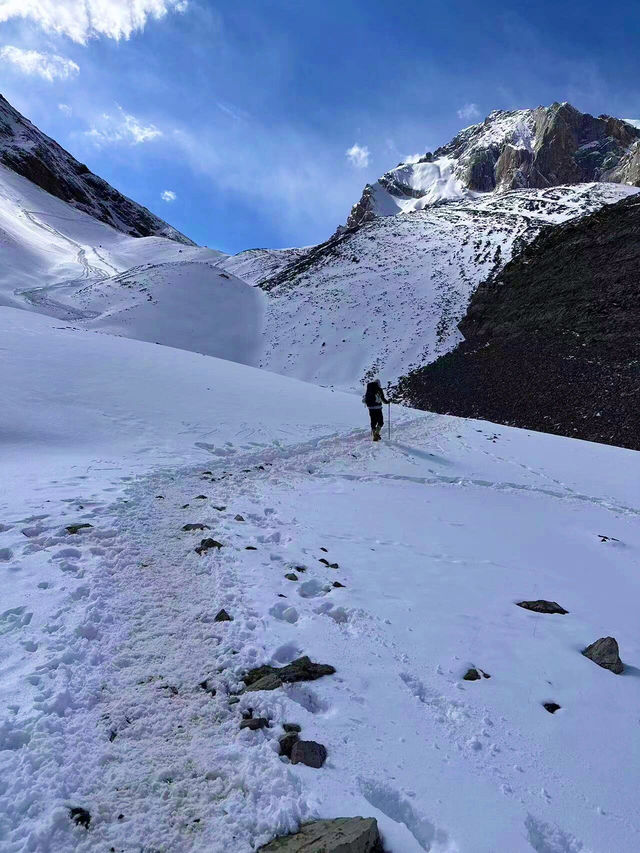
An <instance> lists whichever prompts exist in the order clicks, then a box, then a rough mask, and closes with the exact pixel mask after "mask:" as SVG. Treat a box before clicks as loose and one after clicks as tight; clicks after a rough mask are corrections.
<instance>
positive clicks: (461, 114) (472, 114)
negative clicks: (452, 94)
mask: <svg viewBox="0 0 640 853" xmlns="http://www.w3.org/2000/svg"><path fill="white" fill-rule="evenodd" d="M480 115H481V114H480V110H479V109H478V105H477V104H465V105H464V106H463V107H460V109H459V110H458V118H461V119H463V120H464V121H473V120H474V118H480Z"/></svg>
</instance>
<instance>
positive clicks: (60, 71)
mask: <svg viewBox="0 0 640 853" xmlns="http://www.w3.org/2000/svg"><path fill="white" fill-rule="evenodd" d="M1 2H2V0H0V3H1ZM0 14H1V12H0ZM0 58H2V59H3V60H4V61H5V62H10V63H11V64H12V65H15V67H16V68H18V69H20V71H22V73H23V74H29V75H31V76H36V77H42V78H43V79H44V80H48V81H49V82H50V83H51V82H53V81H54V80H68V79H69V77H75V75H76V74H77V73H78V72H79V71H80V66H79V65H77V64H76V63H75V62H73V60H71V59H65V57H64V56H57V55H56V54H53V53H40V52H39V51H37V50H23V49H22V48H20V47H14V46H13V45H11V44H7V45H5V46H4V47H3V48H2V49H1V50H0Z"/></svg>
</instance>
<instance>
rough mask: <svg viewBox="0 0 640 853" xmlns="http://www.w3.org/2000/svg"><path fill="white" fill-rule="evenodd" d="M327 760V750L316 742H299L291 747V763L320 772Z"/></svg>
mask: <svg viewBox="0 0 640 853" xmlns="http://www.w3.org/2000/svg"><path fill="white" fill-rule="evenodd" d="M326 760H327V749H326V747H325V746H323V745H322V744H321V743H317V742H316V741H315V740H297V741H296V742H295V743H294V744H293V746H292V747H291V763H292V764H306V765H307V767H314V768H315V769H316V770H319V769H320V767H322V765H323V764H324V763H325V761H326Z"/></svg>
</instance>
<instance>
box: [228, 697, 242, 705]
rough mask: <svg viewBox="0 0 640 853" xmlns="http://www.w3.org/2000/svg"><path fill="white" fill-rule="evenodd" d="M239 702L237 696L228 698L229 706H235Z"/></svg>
mask: <svg viewBox="0 0 640 853" xmlns="http://www.w3.org/2000/svg"><path fill="white" fill-rule="evenodd" d="M239 701H240V697H239V696H229V704H230V705H237V704H238V702H239Z"/></svg>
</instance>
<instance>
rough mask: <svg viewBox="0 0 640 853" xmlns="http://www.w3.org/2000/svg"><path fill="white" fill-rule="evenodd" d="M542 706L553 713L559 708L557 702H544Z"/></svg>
mask: <svg viewBox="0 0 640 853" xmlns="http://www.w3.org/2000/svg"><path fill="white" fill-rule="evenodd" d="M542 707H543V708H545V710H547V711H548V712H549V713H550V714H555V712H556V711H559V710H560V705H558V703H557V702H545V703H544V704H543V706H542Z"/></svg>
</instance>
